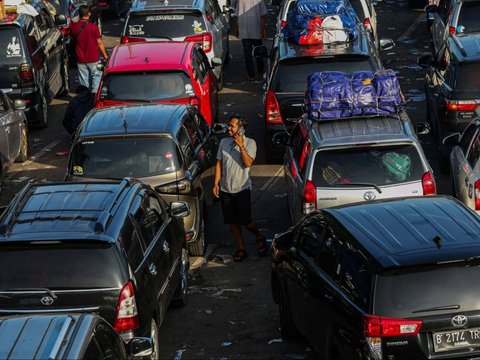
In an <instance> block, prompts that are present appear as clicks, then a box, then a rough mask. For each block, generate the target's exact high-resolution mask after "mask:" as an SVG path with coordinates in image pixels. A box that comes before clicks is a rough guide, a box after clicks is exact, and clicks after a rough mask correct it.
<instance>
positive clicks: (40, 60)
mask: <svg viewBox="0 0 480 360" xmlns="http://www.w3.org/2000/svg"><path fill="white" fill-rule="evenodd" d="M30 5H31V6H33V8H34V9H35V10H36V11H37V12H38V15H37V16H31V15H27V14H25V13H21V14H17V13H9V14H7V15H8V16H6V17H5V18H3V19H1V20H0V48H2V49H6V51H3V52H2V55H1V56H0V88H1V89H2V90H3V91H4V92H5V93H6V94H7V95H8V96H9V97H10V98H11V99H12V100H15V99H22V100H25V102H26V104H27V108H26V109H25V114H26V116H27V120H28V124H29V125H30V124H31V125H35V126H38V127H47V125H48V106H49V103H50V101H51V100H52V99H53V98H54V97H55V96H56V95H58V94H64V93H67V92H68V58H67V52H66V50H65V45H64V43H63V39H62V33H61V31H60V29H59V26H61V25H64V24H65V23H66V19H65V17H64V16H63V15H58V16H56V17H55V20H54V18H53V16H52V15H51V13H50V11H49V10H48V8H47V6H46V5H45V4H44V3H43V1H41V0H34V1H32V2H31V3H30Z"/></svg>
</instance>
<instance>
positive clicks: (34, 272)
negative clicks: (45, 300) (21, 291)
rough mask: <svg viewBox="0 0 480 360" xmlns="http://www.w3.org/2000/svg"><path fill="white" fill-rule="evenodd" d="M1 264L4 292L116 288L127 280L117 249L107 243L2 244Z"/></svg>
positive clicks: (0, 281)
mask: <svg viewBox="0 0 480 360" xmlns="http://www.w3.org/2000/svg"><path fill="white" fill-rule="evenodd" d="M0 264H2V276H0V289H16V288H17V289H18V288H31V287H44V288H49V289H58V288H76V289H78V288H94V287H112V286H116V285H117V284H119V283H122V281H123V279H122V278H121V274H122V273H123V271H122V270H121V266H120V264H119V262H118V258H117V254H116V252H115V249H114V248H113V246H112V245H111V244H104V243H103V242H88V243H86V242H85V241H82V242H81V243H80V242H77V241H74V240H68V241H65V242H64V243H60V244H50V245H33V244H25V245H15V246H14V245H10V246H7V245H2V246H1V247H0Z"/></svg>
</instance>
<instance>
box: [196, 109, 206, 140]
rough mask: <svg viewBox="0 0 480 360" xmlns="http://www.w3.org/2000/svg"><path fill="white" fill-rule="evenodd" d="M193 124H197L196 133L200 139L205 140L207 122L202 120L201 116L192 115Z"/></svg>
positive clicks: (197, 114)
mask: <svg viewBox="0 0 480 360" xmlns="http://www.w3.org/2000/svg"><path fill="white" fill-rule="evenodd" d="M192 116H193V119H194V121H195V123H196V124H197V128H198V132H199V134H200V136H201V137H202V138H206V137H207V136H208V133H209V132H210V129H209V128H208V125H207V122H206V121H205V119H204V118H203V116H202V115H201V114H199V113H197V112H196V113H195V114H193V115H192Z"/></svg>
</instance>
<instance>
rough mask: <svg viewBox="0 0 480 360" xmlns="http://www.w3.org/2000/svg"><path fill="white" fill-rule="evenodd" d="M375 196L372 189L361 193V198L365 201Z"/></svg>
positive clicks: (373, 198)
mask: <svg viewBox="0 0 480 360" xmlns="http://www.w3.org/2000/svg"><path fill="white" fill-rule="evenodd" d="M376 197H377V196H376V195H375V193H374V192H373V191H367V192H366V193H365V194H363V198H364V199H365V200H367V201H369V200H375V198H376Z"/></svg>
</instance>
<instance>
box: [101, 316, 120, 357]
mask: <svg viewBox="0 0 480 360" xmlns="http://www.w3.org/2000/svg"><path fill="white" fill-rule="evenodd" d="M95 339H96V340H97V341H98V344H99V345H100V349H101V351H102V353H103V359H105V360H115V359H122V358H124V356H125V354H124V352H122V348H121V347H120V346H123V344H121V343H119V339H118V335H117V334H115V333H114V332H113V331H112V330H111V329H110V328H108V327H107V326H106V325H105V324H101V323H100V324H98V325H97V326H96V328H95Z"/></svg>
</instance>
